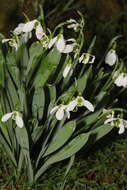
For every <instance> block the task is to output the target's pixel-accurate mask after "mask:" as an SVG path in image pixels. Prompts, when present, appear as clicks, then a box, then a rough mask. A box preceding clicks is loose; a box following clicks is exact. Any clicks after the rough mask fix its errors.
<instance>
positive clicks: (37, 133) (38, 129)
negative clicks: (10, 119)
mask: <svg viewBox="0 0 127 190" xmlns="http://www.w3.org/2000/svg"><path fill="white" fill-rule="evenodd" d="M43 131H44V126H43V125H41V126H36V127H34V129H33V132H32V135H31V137H32V141H33V142H34V144H36V142H37V141H38V140H39V138H40V137H41V135H42V133H43Z"/></svg>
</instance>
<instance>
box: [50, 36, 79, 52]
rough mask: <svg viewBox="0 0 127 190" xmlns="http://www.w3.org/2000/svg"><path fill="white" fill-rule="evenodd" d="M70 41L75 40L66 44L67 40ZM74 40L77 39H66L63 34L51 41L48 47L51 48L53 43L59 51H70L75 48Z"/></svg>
mask: <svg viewBox="0 0 127 190" xmlns="http://www.w3.org/2000/svg"><path fill="white" fill-rule="evenodd" d="M68 41H73V42H72V43H71V44H66V42H68ZM74 41H75V40H74V39H69V40H65V39H64V37H63V35H62V34H61V35H59V36H56V37H54V38H53V39H51V40H50V41H49V44H48V48H49V49H50V48H51V47H52V46H53V45H55V46H56V48H57V49H58V51H59V52H61V53H70V52H72V51H73V48H74V46H75V42H74Z"/></svg>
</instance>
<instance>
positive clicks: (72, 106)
mask: <svg viewBox="0 0 127 190" xmlns="http://www.w3.org/2000/svg"><path fill="white" fill-rule="evenodd" d="M76 106H77V101H76V100H72V101H71V102H70V103H69V104H68V105H67V110H68V111H73V110H74V109H75V107H76Z"/></svg>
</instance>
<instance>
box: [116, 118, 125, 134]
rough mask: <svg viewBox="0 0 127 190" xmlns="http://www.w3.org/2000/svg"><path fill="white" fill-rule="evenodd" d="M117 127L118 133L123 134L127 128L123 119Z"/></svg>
mask: <svg viewBox="0 0 127 190" xmlns="http://www.w3.org/2000/svg"><path fill="white" fill-rule="evenodd" d="M118 127H119V131H118V133H119V134H123V133H124V131H125V129H126V128H127V121H126V120H124V119H120V120H119V125H118Z"/></svg>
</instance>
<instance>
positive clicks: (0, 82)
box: [0, 49, 5, 87]
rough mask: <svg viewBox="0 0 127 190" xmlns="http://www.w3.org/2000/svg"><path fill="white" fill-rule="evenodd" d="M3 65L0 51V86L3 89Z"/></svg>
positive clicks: (3, 60)
mask: <svg viewBox="0 0 127 190" xmlns="http://www.w3.org/2000/svg"><path fill="white" fill-rule="evenodd" d="M4 65H5V59H4V56H3V53H2V50H1V49H0V86H2V87H4V80H5V78H4Z"/></svg>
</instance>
